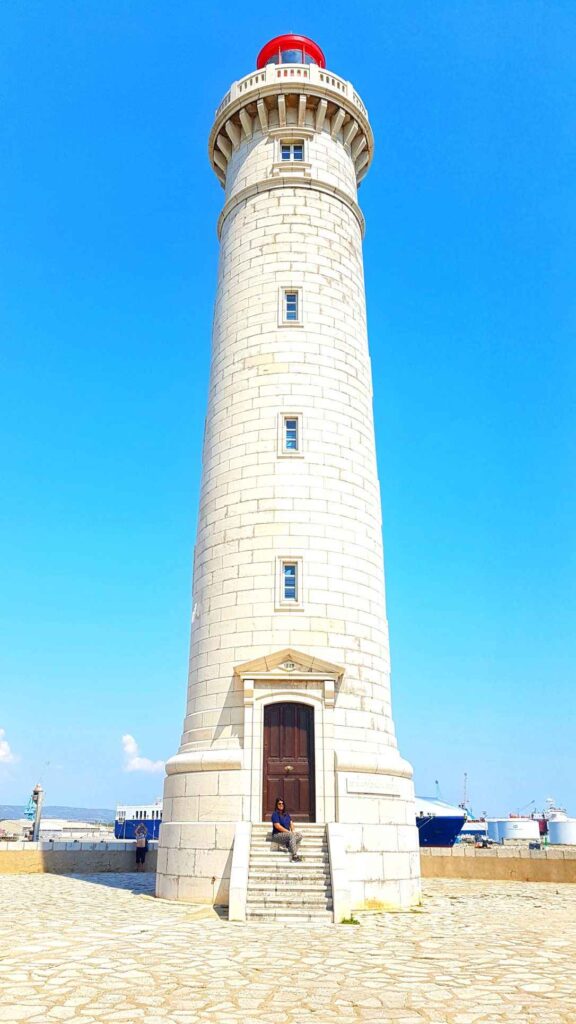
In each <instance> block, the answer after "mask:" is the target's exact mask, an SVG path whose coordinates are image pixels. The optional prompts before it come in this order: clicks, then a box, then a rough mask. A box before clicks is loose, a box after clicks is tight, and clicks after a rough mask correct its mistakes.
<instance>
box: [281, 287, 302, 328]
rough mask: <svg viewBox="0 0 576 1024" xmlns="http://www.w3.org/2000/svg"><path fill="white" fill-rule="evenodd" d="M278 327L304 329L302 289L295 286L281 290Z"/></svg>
mask: <svg viewBox="0 0 576 1024" xmlns="http://www.w3.org/2000/svg"><path fill="white" fill-rule="evenodd" d="M278 326H279V327H302V326H303V322H302V289H301V288H298V287H296V286H294V285H291V286H290V287H287V286H286V287H284V288H280V290H279V295H278Z"/></svg>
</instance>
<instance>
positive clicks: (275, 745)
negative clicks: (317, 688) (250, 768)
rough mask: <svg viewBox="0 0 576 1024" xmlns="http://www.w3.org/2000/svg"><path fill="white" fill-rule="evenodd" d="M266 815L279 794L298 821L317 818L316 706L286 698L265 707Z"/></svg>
mask: <svg viewBox="0 0 576 1024" xmlns="http://www.w3.org/2000/svg"><path fill="white" fill-rule="evenodd" d="M263 768H264V780H263V781H264V785H263V787H262V788H263V816H264V820H265V821H266V820H267V821H269V820H270V815H271V814H272V811H273V810H274V804H275V802H276V798H277V797H280V798H281V799H282V800H284V803H285V805H286V807H287V809H288V811H289V813H290V815H291V817H292V818H294V820H295V821H315V820H316V800H315V792H314V709H313V708H311V707H308V705H307V704H295V703H292V702H291V701H285V702H283V703H282V704H269V705H268V706H267V707H265V708H264V766H263Z"/></svg>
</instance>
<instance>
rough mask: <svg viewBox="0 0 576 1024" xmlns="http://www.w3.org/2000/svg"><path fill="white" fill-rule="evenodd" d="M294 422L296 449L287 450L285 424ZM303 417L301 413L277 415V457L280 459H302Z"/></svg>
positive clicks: (281, 413)
mask: <svg viewBox="0 0 576 1024" xmlns="http://www.w3.org/2000/svg"><path fill="white" fill-rule="evenodd" d="M287 420H296V443H297V447H296V448H288V447H287V444H286V440H287V437H286V430H287V428H286V422H287ZM303 426H304V417H303V414H302V413H301V412H284V411H282V412H280V413H278V456H279V457H280V458H288V459H301V458H303V457H304V431H303Z"/></svg>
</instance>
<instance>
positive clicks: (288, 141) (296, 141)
mask: <svg viewBox="0 0 576 1024" xmlns="http://www.w3.org/2000/svg"><path fill="white" fill-rule="evenodd" d="M284 146H289V147H290V156H289V157H288V159H286V158H285V157H284V156H283V154H282V148H283V147H284ZM295 146H300V147H301V149H302V156H300V157H296V156H294V147H295ZM306 155H307V154H306V139H304V138H300V137H298V138H296V137H290V138H286V137H285V138H279V139H278V159H277V162H278V163H279V164H281V165H283V166H284V167H286V166H290V167H291V166H293V165H294V164H297V165H300V164H305V163H307V159H306Z"/></svg>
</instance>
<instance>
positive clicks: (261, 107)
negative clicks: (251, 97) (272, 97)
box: [256, 100, 268, 132]
mask: <svg viewBox="0 0 576 1024" xmlns="http://www.w3.org/2000/svg"><path fill="white" fill-rule="evenodd" d="M256 106H257V108H258V117H259V118H260V125H261V127H262V131H263V132H265V131H267V129H268V108H267V106H266V104H265V103H264V100H258V103H257V104H256Z"/></svg>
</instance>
